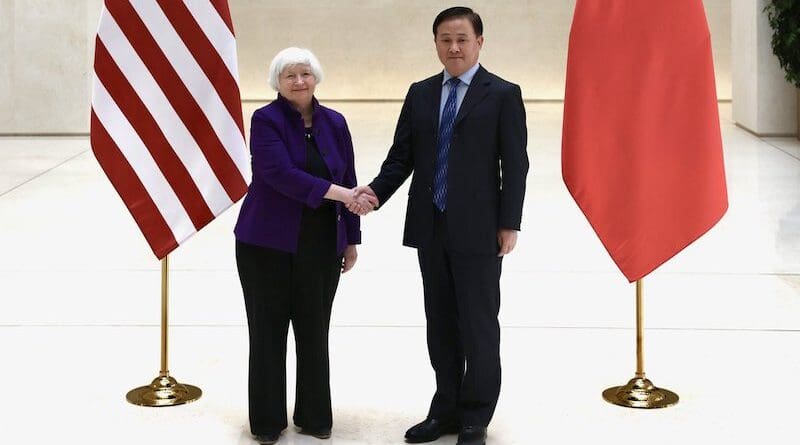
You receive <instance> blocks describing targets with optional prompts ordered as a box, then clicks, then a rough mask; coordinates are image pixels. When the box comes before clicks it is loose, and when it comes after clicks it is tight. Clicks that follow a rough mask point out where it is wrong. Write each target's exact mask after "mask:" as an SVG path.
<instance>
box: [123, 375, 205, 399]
mask: <svg viewBox="0 0 800 445" xmlns="http://www.w3.org/2000/svg"><path fill="white" fill-rule="evenodd" d="M202 395H203V390H201V389H200V388H198V387H196V386H192V385H186V384H183V383H178V381H177V380H175V379H174V378H173V377H171V376H169V375H163V376H158V377H156V378H155V379H153V382H152V383H150V384H149V385H147V386H140V387H138V388H135V389H132V390H130V391H128V394H126V395H125V398H126V399H128V402H130V403H132V404H134V405H139V406H175V405H183V404H184V403H190V402H194V401H195V400H197V399H199V398H200V396H202Z"/></svg>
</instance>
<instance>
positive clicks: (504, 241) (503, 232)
mask: <svg viewBox="0 0 800 445" xmlns="http://www.w3.org/2000/svg"><path fill="white" fill-rule="evenodd" d="M517 233H518V232H517V231H516V230H512V229H500V230H498V231H497V246H498V248H499V252H497V256H499V257H500V256H503V255H507V254H509V253H511V251H512V250H514V246H515V245H516V244H517Z"/></svg>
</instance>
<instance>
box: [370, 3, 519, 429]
mask: <svg viewBox="0 0 800 445" xmlns="http://www.w3.org/2000/svg"><path fill="white" fill-rule="evenodd" d="M433 34H434V41H435V43H436V51H437V53H438V55H439V60H440V61H441V62H442V64H443V65H444V71H443V72H442V73H439V74H437V75H435V76H433V77H430V78H428V79H425V80H423V81H421V82H417V83H415V84H413V85H411V88H410V89H409V91H408V94H407V96H406V99H405V102H404V104H403V109H402V111H401V113H400V118H399V120H398V122H397V129H396V131H395V135H394V143H393V145H392V147H391V148H390V149H389V153H388V156H387V157H386V160H385V161H384V163H383V165H382V166H381V171H380V173H379V174H378V176H377V177H376V178H375V179H374V180H373V181H372V183H371V184H370V185H369V186H365V187H361V188H360V191H361V192H362V193H368V194H369V195H371V198H377V202H378V203H379V205H383V204H384V203H385V202H386V201H387V200H388V199H389V197H391V196H392V194H393V193H394V192H395V191H397V189H398V188H399V187H400V186H401V185H402V183H403V182H404V181H405V180H406V179H407V178H408V176H409V175H410V174H411V173H412V172H413V173H414V177H413V179H412V181H411V190H410V193H409V198H408V209H407V213H406V224H405V234H404V238H403V244H404V245H406V246H410V247H415V248H417V252H418V257H419V265H420V270H421V272H422V282H423V287H424V294H425V315H426V319H427V340H428V352H429V354H430V359H431V364H432V365H433V369H434V371H435V373H436V394H435V395H434V396H433V401H432V402H431V406H430V411H429V412H428V416H427V418H426V419H425V420H424V421H423V422H421V423H419V424H417V425H415V426H413V427H412V428H411V429H409V430H408V432H406V436H405V438H406V441H407V442H409V443H421V442H430V441H434V440H436V439H438V438H439V437H440V436H441V435H443V434H448V433H456V432H458V433H459V435H458V445H483V444H485V441H486V427H487V425H488V424H489V421H490V420H491V418H492V415H493V413H494V409H495V405H496V404H497V398H498V396H499V394H500V326H499V323H498V321H497V315H498V311H499V308H500V285H499V281H500V270H501V263H502V258H503V255H506V254H508V253H509V252H511V250H512V249H513V248H514V244H515V243H516V240H517V231H518V230H519V228H520V220H521V219H522V202H523V198H524V195H525V176H526V174H527V172H528V157H527V153H526V151H525V148H526V143H527V129H526V126H525V108H524V106H523V103H522V95H521V92H520V88H519V86H517V85H514V84H512V83H509V82H506V81H505V80H503V79H501V78H499V77H497V76H495V75H494V74H491V73H489V72H488V71H486V70H485V69H484V68H483V67H481V66H480V65H479V64H478V55H479V53H480V49H481V46H482V45H483V24H482V22H481V18H480V16H479V15H478V14H476V13H474V12H473V11H472V10H471V9H470V8H464V7H455V8H449V9H446V10H444V11H442V12H441V13H440V14H439V15H438V16H437V17H436V19H435V20H434V22H433ZM373 200H374V199H373ZM465 368H466V371H465Z"/></svg>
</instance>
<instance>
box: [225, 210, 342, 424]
mask: <svg viewBox="0 0 800 445" xmlns="http://www.w3.org/2000/svg"><path fill="white" fill-rule="evenodd" d="M335 223H336V220H335V213H334V211H332V210H330V209H322V210H311V209H307V211H305V212H304V213H303V221H302V224H301V228H300V238H299V242H298V247H297V253H295V254H291V253H286V252H282V251H278V250H274V249H268V248H264V247H259V246H253V245H250V244H245V243H242V242H238V241H237V242H236V265H237V267H238V270H239V279H240V281H241V284H242V290H243V293H244V301H245V308H246V310H247V325H248V328H249V333H250V370H249V385H248V395H249V408H250V431H251V432H252V433H253V434H256V435H258V434H270V433H277V432H280V431H282V430H283V429H285V428H286V427H287V418H286V337H287V334H288V329H289V322H290V321H291V324H292V329H293V331H294V338H295V345H296V354H297V386H296V389H295V406H294V416H293V420H294V424H295V425H297V426H299V427H301V428H308V429H312V430H320V429H325V428H330V427H331V424H332V413H331V390H330V371H329V361H328V327H329V324H330V317H331V307H332V305H333V297H334V294H335V293H336V287H337V286H338V284H339V275H340V273H341V258H340V257H339V256H338V255H337V254H336V225H335Z"/></svg>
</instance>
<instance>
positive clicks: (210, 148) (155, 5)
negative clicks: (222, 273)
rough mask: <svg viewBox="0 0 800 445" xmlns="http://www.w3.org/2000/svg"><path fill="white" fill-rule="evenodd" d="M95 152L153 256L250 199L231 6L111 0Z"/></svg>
mask: <svg viewBox="0 0 800 445" xmlns="http://www.w3.org/2000/svg"><path fill="white" fill-rule="evenodd" d="M104 3H105V4H104V7H103V11H102V15H101V18H100V26H99V29H98V31H97V39H96V43H95V59H94V74H95V75H94V85H93V95H92V114H91V131H90V139H91V145H92V151H93V152H94V154H95V157H96V158H97V160H98V161H99V163H100V165H101V166H102V168H103V170H104V171H105V173H106V175H107V176H108V178H109V179H110V180H111V183H112V184H113V186H114V188H115V189H116V190H117V192H118V193H119V195H120V197H122V200H123V201H124V202H125V205H126V206H127V207H128V210H129V211H130V212H131V215H132V216H133V218H134V219H135V220H136V223H137V224H138V226H139V228H140V229H141V231H142V233H143V234H144V236H145V238H146V239H147V242H148V243H149V244H150V247H151V248H152V249H153V253H155V255H156V257H158V258H159V259H160V258H163V257H164V256H166V255H167V254H168V253H169V252H171V251H172V250H174V249H175V248H177V247H178V245H180V244H181V243H183V242H184V241H185V240H186V239H188V238H189V237H190V236H192V235H193V234H194V233H196V232H197V231H198V230H200V229H202V228H203V227H204V226H205V225H206V224H208V223H209V222H211V221H212V220H213V219H214V218H215V217H216V216H217V215H219V214H220V213H222V212H223V211H225V210H226V209H227V208H229V207H230V206H231V205H233V203H234V202H236V201H237V200H239V199H240V198H241V197H242V196H244V194H245V192H246V191H247V182H248V181H249V179H250V160H249V154H248V152H247V147H246V145H245V140H244V129H243V125H242V108H241V99H240V95H239V86H238V77H239V76H238V68H237V62H236V40H235V37H234V32H233V24H232V22H231V16H230V11H229V9H228V3H227V0H183V1H181V0H105V2H104Z"/></svg>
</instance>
